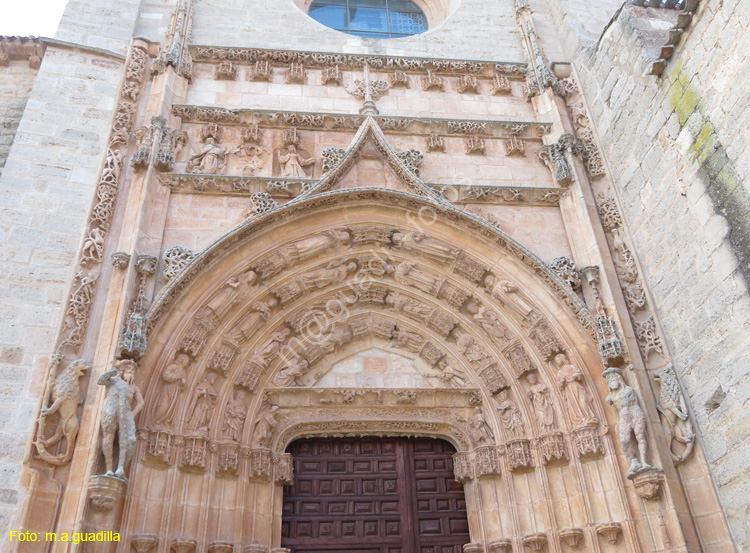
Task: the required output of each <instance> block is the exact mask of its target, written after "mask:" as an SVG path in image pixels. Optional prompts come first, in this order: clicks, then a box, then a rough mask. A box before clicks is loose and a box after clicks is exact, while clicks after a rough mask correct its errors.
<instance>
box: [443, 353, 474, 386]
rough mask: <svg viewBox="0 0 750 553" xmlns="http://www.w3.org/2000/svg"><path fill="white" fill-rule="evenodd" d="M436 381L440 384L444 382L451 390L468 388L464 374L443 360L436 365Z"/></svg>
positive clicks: (467, 381)
mask: <svg viewBox="0 0 750 553" xmlns="http://www.w3.org/2000/svg"><path fill="white" fill-rule="evenodd" d="M437 366H438V369H439V370H440V372H439V373H438V376H437V377H438V379H439V380H440V381H441V382H445V383H446V384H448V385H449V386H450V387H452V388H464V387H465V386H468V384H469V380H468V378H467V377H466V373H464V372H463V371H461V370H459V369H457V368H455V367H454V366H452V365H451V364H450V363H448V361H446V360H445V359H443V360H441V361H440V362H439V363H438V365H437Z"/></svg>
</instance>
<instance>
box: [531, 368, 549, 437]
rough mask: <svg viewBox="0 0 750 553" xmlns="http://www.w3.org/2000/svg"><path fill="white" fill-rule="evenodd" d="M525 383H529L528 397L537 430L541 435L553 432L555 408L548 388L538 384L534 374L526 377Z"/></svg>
mask: <svg viewBox="0 0 750 553" xmlns="http://www.w3.org/2000/svg"><path fill="white" fill-rule="evenodd" d="M526 382H528V383H529V391H528V392H527V393H528V396H529V399H530V400H531V406H532V407H533V408H534V413H535V414H536V420H537V422H539V429H540V430H541V431H542V433H546V432H553V431H554V430H555V426H556V424H555V408H554V407H553V406H552V399H551V398H550V394H549V388H547V386H545V385H544V384H542V383H541V382H539V378H538V377H537V375H536V373H533V372H531V373H529V374H527V375H526Z"/></svg>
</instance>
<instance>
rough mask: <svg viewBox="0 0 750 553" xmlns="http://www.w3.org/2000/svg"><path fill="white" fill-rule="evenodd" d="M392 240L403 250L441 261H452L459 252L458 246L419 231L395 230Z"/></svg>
mask: <svg viewBox="0 0 750 553" xmlns="http://www.w3.org/2000/svg"><path fill="white" fill-rule="evenodd" d="M392 240H393V244H394V245H396V246H397V247H399V248H401V249H402V250H404V251H407V252H413V253H420V254H422V255H424V256H425V257H429V258H431V259H434V260H435V261H440V262H441V263H445V262H448V261H452V260H454V259H456V257H458V254H459V253H461V250H459V249H458V248H452V247H451V246H450V245H448V244H446V243H445V242H442V241H441V240H436V239H434V238H428V237H427V236H425V235H424V233H422V232H419V231H413V232H396V233H395V234H394V235H393V238H392Z"/></svg>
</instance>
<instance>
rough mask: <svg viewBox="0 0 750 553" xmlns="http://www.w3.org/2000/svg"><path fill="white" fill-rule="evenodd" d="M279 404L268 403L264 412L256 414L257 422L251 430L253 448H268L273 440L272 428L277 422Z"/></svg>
mask: <svg viewBox="0 0 750 553" xmlns="http://www.w3.org/2000/svg"><path fill="white" fill-rule="evenodd" d="M278 411H279V406H278V405H274V404H272V405H270V406H269V407H268V408H267V409H266V410H264V412H263V413H262V414H261V415H259V416H258V422H257V423H256V424H255V429H254V430H253V441H252V447H253V448H263V449H268V448H269V447H270V446H271V441H272V440H273V430H274V428H276V425H277V424H279V421H278V419H277V418H276V417H277V415H278Z"/></svg>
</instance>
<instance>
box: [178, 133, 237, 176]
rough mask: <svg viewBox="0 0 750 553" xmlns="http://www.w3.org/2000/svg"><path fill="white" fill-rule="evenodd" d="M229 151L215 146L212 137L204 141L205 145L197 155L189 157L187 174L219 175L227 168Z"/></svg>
mask: <svg viewBox="0 0 750 553" xmlns="http://www.w3.org/2000/svg"><path fill="white" fill-rule="evenodd" d="M228 155H229V150H228V149H226V148H224V147H222V146H217V145H216V143H215V140H214V139H213V138H212V137H208V138H207V139H206V145H205V146H204V147H203V149H202V150H201V151H200V152H198V153H197V154H195V155H193V156H190V159H189V160H188V162H187V172H188V173H200V174H203V175H221V174H223V173H224V170H225V169H226V167H227V156H228Z"/></svg>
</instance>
